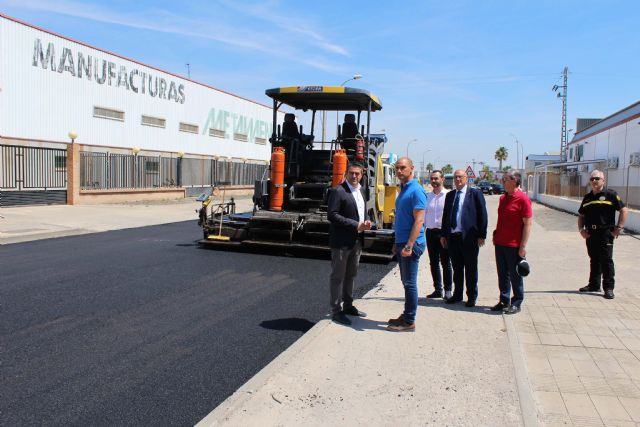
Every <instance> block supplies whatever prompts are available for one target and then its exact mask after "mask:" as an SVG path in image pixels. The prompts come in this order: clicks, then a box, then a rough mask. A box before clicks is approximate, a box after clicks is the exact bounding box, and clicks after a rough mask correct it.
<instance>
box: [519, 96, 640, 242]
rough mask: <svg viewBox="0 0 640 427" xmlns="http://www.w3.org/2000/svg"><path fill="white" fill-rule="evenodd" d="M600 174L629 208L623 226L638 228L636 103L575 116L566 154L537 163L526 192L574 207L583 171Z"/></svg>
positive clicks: (585, 180) (584, 185)
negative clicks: (601, 115) (607, 113)
mask: <svg viewBox="0 0 640 427" xmlns="http://www.w3.org/2000/svg"><path fill="white" fill-rule="evenodd" d="M595 169H598V170H601V171H603V172H604V174H605V179H606V185H607V187H609V188H612V189H614V190H615V191H617V192H618V194H619V195H620V197H621V198H622V199H623V201H624V202H625V203H626V205H627V206H628V207H629V208H631V209H632V211H631V215H630V217H629V219H628V221H627V228H629V229H631V230H635V231H640V215H638V213H637V211H636V209H638V208H639V207H640V102H637V103H635V104H633V105H630V106H628V107H626V108H623V109H622V110H620V111H617V112H615V113H613V114H611V115H610V116H608V117H606V118H604V119H578V120H577V124H576V134H575V135H574V137H573V138H572V140H571V141H570V142H569V143H568V145H567V159H566V160H565V161H557V162H540V164H538V165H535V166H534V174H533V175H530V176H529V181H530V182H531V186H530V188H529V191H530V195H531V196H532V197H533V198H534V199H537V200H539V201H541V202H543V203H545V204H549V205H551V206H554V207H557V208H559V209H563V210H567V211H569V212H577V209H578V207H579V204H580V200H581V199H582V197H583V196H584V194H586V193H587V192H588V191H589V174H590V173H591V172H592V171H593V170H595Z"/></svg>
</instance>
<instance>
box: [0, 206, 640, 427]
mask: <svg viewBox="0 0 640 427" xmlns="http://www.w3.org/2000/svg"><path fill="white" fill-rule="evenodd" d="M237 201H238V211H242V210H248V209H250V206H251V201H250V200H248V199H237ZM487 202H488V209H489V222H490V228H491V229H492V228H493V226H494V225H495V221H496V210H497V197H495V196H489V197H487ZM199 206H200V204H199V203H198V202H195V201H194V200H193V199H186V200H183V201H181V202H172V203H163V204H156V203H154V204H127V205H101V206H45V207H21V208H3V209H0V216H1V218H0V244H8V243H12V242H19V241H28V240H36V239H41V238H47V237H55V236H62V235H72V234H82V233H90V232H99V231H106V230H113V229H121V228H129V227H140V226H145V225H153V224H161V223H167V222H174V221H185V220H194V222H195V220H196V213H195V210H196V209H197V208H198V207H199ZM576 229H577V225H576V217H575V216H572V215H569V214H566V213H562V212H559V211H556V210H553V209H549V208H547V207H544V206H541V205H534V228H533V234H532V238H531V241H530V244H529V248H528V252H529V253H528V259H529V260H530V262H531V265H532V273H531V275H530V276H529V277H528V278H527V280H526V282H525V288H526V296H525V302H524V305H523V311H522V312H521V313H520V314H517V315H514V316H503V315H500V314H495V313H493V312H491V311H489V307H491V306H492V305H494V304H495V303H496V302H497V300H498V289H497V279H496V273H495V261H494V255H493V246H492V245H491V244H490V243H489V244H488V245H487V246H485V247H484V248H482V249H481V251H480V260H479V275H480V282H479V287H480V295H479V299H478V306H477V307H475V308H473V309H467V308H465V307H464V305H462V304H456V305H454V306H450V305H446V304H444V303H443V302H442V301H441V300H440V301H432V300H429V301H427V300H426V299H425V298H424V297H421V299H420V306H419V308H418V318H417V331H416V332H415V333H391V332H388V331H386V330H385V329H384V327H385V326H386V321H387V319H389V318H391V317H396V316H397V315H398V314H400V312H401V311H402V305H403V289H402V286H401V283H400V280H399V277H398V270H397V268H395V269H393V270H392V271H391V272H390V273H389V274H388V275H387V277H385V278H384V279H383V280H382V281H381V283H380V284H379V285H378V286H377V287H376V288H374V289H373V290H372V291H371V292H369V293H368V294H367V295H365V297H364V298H362V299H361V300H359V301H357V302H356V304H357V306H358V308H360V309H362V310H364V311H366V312H367V313H368V315H367V317H366V318H363V319H355V322H354V325H353V327H344V326H340V325H336V324H334V323H331V322H329V321H328V320H323V321H321V322H319V323H318V324H317V325H316V326H315V327H314V328H312V329H311V330H310V331H309V332H308V333H307V334H305V335H304V336H303V337H302V338H301V339H300V340H298V342H296V343H295V344H294V345H293V346H292V347H290V348H289V349H288V350H287V351H285V352H284V353H283V354H281V355H280V356H279V357H278V358H276V359H275V360H274V361H273V362H272V363H271V364H270V365H268V366H267V367H266V368H265V369H263V370H262V371H261V372H260V373H259V374H258V375H256V376H255V377H254V378H253V379H251V380H250V381H249V382H247V383H246V384H245V385H244V386H242V387H241V388H240V389H239V390H238V391H237V392H236V393H235V394H234V395H232V396H231V397H230V398H229V399H227V400H226V401H225V402H223V403H222V404H221V405H220V406H219V407H218V408H215V410H213V412H212V413H211V414H209V415H208V416H207V417H206V418H205V419H204V420H202V421H201V423H200V425H203V426H208V425H243V426H251V425H256V426H257V425H260V426H262V425H284V426H289V425H299V424H301V423H302V424H304V425H323V426H324V425H342V424H350V425H376V426H396V425H400V424H404V425H411V426H413V425H437V426H440V425H450V426H496V425H509V426H517V425H526V426H529V425H544V426H556V425H562V426H571V425H574V426H592V425H594V426H627V425H628V426H634V425H635V426H640V298H639V297H638V296H637V286H638V285H637V283H638V277H640V264H639V263H638V262H637V254H638V253H639V252H640V240H639V239H637V238H636V237H635V236H629V235H624V236H621V237H620V238H619V239H618V240H617V241H616V243H615V248H614V259H615V262H616V279H617V283H618V285H617V288H616V291H615V292H616V299H614V300H611V301H609V300H605V299H604V298H602V296H601V294H580V293H579V292H577V289H578V288H579V287H581V286H583V285H584V284H586V281H587V278H588V268H589V264H588V258H587V254H586V248H585V244H584V241H583V240H582V239H581V238H580V236H579V235H578V233H577V231H576ZM490 231H491V230H490ZM361 268H367V264H363V265H362V266H361ZM328 275H329V271H327V277H328ZM419 285H420V295H421V296H423V295H426V294H427V293H429V292H431V290H432V288H431V280H430V274H429V271H428V259H427V257H426V256H425V257H424V258H423V260H422V262H421V267H420V272H419ZM212 409H213V408H212Z"/></svg>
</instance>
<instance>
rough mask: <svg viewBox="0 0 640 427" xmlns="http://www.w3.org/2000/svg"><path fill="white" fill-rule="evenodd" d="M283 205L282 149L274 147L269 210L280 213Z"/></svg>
mask: <svg viewBox="0 0 640 427" xmlns="http://www.w3.org/2000/svg"><path fill="white" fill-rule="evenodd" d="M283 203H284V148H282V147H276V148H274V149H273V152H272V153H271V184H270V189H269V210H272V211H281V210H282V204H283Z"/></svg>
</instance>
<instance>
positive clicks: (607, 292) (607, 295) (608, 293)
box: [604, 289, 615, 299]
mask: <svg viewBox="0 0 640 427" xmlns="http://www.w3.org/2000/svg"><path fill="white" fill-rule="evenodd" d="M604 297H605V298H606V299H614V298H615V295H613V289H605V291H604Z"/></svg>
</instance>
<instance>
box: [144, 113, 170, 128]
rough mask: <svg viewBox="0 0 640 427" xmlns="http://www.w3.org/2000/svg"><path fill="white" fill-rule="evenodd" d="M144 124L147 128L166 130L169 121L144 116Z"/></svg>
mask: <svg viewBox="0 0 640 427" xmlns="http://www.w3.org/2000/svg"><path fill="white" fill-rule="evenodd" d="M142 124H143V125H145V126H153V127H156V128H166V127H167V120H166V119H161V118H159V117H152V116H145V115H143V116H142Z"/></svg>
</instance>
